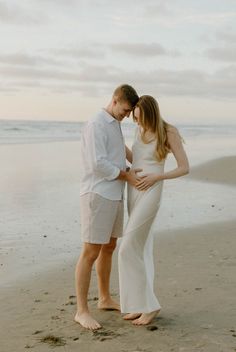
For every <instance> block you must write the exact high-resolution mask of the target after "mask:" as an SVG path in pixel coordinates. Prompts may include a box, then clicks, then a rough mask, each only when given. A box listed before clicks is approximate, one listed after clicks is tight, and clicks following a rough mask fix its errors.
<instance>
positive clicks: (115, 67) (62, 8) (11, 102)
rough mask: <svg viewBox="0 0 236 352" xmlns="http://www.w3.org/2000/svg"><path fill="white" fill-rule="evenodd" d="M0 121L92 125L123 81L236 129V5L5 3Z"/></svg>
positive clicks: (188, 115)
mask: <svg viewBox="0 0 236 352" xmlns="http://www.w3.org/2000/svg"><path fill="white" fill-rule="evenodd" d="M0 33H1V37H0V38H1V39H0V43H1V50H0V76H1V80H0V119H29V120H65V121H83V120H86V119H88V118H89V117H90V115H91V114H93V113H95V112H96V111H97V110H98V109H100V108H101V107H103V106H106V104H107V103H108V102H109V99H110V97H111V94H112V92H113V90H114V88H115V87H116V86H117V85H119V84H121V83H128V84H131V85H133V86H134V87H135V88H136V90H137V92H138V94H140V95H142V94H150V95H153V96H154V97H155V98H157V100H158V101H159V103H160V109H161V113H162V115H163V117H164V118H165V119H166V120H167V121H170V122H172V123H190V124H192V123H193V124H208V123H213V124H226V123H236V1H235V0H224V1H222V0H197V1H196V0H179V1H178V0H176V1H175V0H172V1H169V0H165V1H159V0H146V1H140V0H136V1H131V0H117V1H112V0H109V1H108V0H101V1H98V0H5V1H1V0H0Z"/></svg>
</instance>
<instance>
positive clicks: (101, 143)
mask: <svg viewBox="0 0 236 352" xmlns="http://www.w3.org/2000/svg"><path fill="white" fill-rule="evenodd" d="M87 142H88V143H91V145H90V146H89V148H88V150H90V151H91V154H92V155H91V158H92V165H93V169H94V172H95V173H98V174H99V175H100V176H102V177H104V179H106V180H107V181H112V180H114V179H116V178H117V177H118V176H119V174H120V169H119V168H118V167H117V166H115V165H114V164H112V162H111V161H110V160H109V159H108V153H107V134H106V131H104V128H102V126H100V125H98V124H91V125H90V126H89V128H88V135H87Z"/></svg>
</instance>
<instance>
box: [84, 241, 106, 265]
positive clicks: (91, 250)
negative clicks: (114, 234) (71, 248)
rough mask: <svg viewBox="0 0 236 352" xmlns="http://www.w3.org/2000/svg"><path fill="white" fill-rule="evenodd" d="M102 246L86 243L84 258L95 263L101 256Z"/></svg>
mask: <svg viewBox="0 0 236 352" xmlns="http://www.w3.org/2000/svg"><path fill="white" fill-rule="evenodd" d="M101 247H102V245H100V244H91V243H85V244H84V247H83V250H82V253H81V256H82V258H83V259H84V260H86V261H88V262H90V263H94V262H95V260H96V259H97V257H98V256H99V253H100V250H101Z"/></svg>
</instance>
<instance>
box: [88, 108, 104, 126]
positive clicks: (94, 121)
mask: <svg viewBox="0 0 236 352" xmlns="http://www.w3.org/2000/svg"><path fill="white" fill-rule="evenodd" d="M104 123H105V119H104V114H103V112H102V111H99V112H97V113H96V114H95V115H93V116H91V117H90V119H89V120H88V121H87V125H88V126H91V125H97V126H99V125H103V124H104Z"/></svg>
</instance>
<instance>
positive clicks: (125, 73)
mask: <svg viewBox="0 0 236 352" xmlns="http://www.w3.org/2000/svg"><path fill="white" fill-rule="evenodd" d="M0 74H1V76H2V79H4V77H5V78H6V79H7V82H8V89H9V88H10V87H11V86H10V82H12V88H15V87H19V86H20V82H23V81H24V82H25V83H26V82H29V83H30V82H31V83H32V86H31V85H30V84H28V88H29V89H30V87H32V89H36V88H35V87H39V88H40V91H43V90H45V89H50V91H61V92H66V91H71V92H73V91H74V92H80V93H81V94H82V95H86V94H87V95H88V96H91V95H92V96H94V94H96V95H100V94H104V92H106V93H107V94H109V93H110V92H111V91H112V90H113V89H114V87H115V86H116V85H118V84H120V83H122V82H127V83H130V84H132V85H134V86H135V87H139V88H137V89H138V90H142V91H143V92H147V93H148V92H150V91H151V92H154V93H155V94H156V95H158V96H161V95H162V96H194V97H211V98H217V99H219V98H220V99H221V98H223V99H232V98H234V99H235V96H236V66H235V65H231V66H227V67H225V68H224V69H220V70H217V71H215V72H214V73H213V74H208V73H206V72H205V71H203V70H196V69H192V70H163V69H162V70H160V69H159V70H150V71H148V70H145V69H143V70H136V71H135V70H122V69H119V68H117V67H113V66H108V65H91V64H87V66H83V67H81V68H78V69H77V70H76V71H74V70H72V69H71V70H70V68H69V67H68V68H67V69H66V70H65V69H64V70H59V69H57V70H56V69H46V68H45V69H42V68H41V69H38V68H35V67H31V68H30V67H29V68H25V67H11V66H9V67H4V68H1V67H0ZM17 82H18V83H17ZM34 85H35V87H34ZM24 87H25V84H24Z"/></svg>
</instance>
